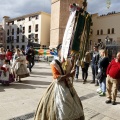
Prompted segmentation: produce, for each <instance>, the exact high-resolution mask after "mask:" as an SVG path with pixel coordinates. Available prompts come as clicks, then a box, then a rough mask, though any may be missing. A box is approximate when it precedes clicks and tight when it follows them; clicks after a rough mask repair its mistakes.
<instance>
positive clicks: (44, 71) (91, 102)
mask: <svg viewBox="0 0 120 120" xmlns="http://www.w3.org/2000/svg"><path fill="white" fill-rule="evenodd" d="M91 77H92V76H91V69H89V77H88V82H87V83H86V84H83V83H82V80H81V73H80V75H79V81H78V82H74V87H75V89H76V91H77V93H78V95H79V97H80V98H81V101H82V103H83V107H84V113H85V118H86V119H85V120H120V92H119V93H118V96H117V105H114V106H113V105H111V104H105V100H106V97H100V96H99V95H98V94H97V93H96V89H97V88H98V87H96V86H94V85H93V84H90V81H91ZM51 81H52V74H51V69H50V65H49V63H46V62H39V63H36V64H35V66H34V68H33V72H32V73H31V75H30V77H28V78H24V79H23V82H22V83H18V82H14V83H12V84H11V85H10V86H2V85H0V120H33V117H34V112H35V110H36V108H37V105H38V102H39V100H40V98H41V97H42V95H43V93H44V92H45V90H46V88H47V87H48V86H49V84H50V83H51Z"/></svg>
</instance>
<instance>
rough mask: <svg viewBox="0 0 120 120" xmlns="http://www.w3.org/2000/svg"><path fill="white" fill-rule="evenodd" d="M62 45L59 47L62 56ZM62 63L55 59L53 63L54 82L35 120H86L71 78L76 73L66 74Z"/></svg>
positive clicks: (43, 98) (42, 99)
mask: <svg viewBox="0 0 120 120" xmlns="http://www.w3.org/2000/svg"><path fill="white" fill-rule="evenodd" d="M60 50H61V45H59V46H58V47H57V51H58V56H59V57H60V56H61V51H60ZM61 66H62V62H60V61H59V60H57V59H55V60H53V61H52V62H51V68H52V73H53V78H54V80H53V82H52V83H51V84H50V86H49V87H48V89H47V91H46V93H45V94H44V95H43V97H42V98H41V100H40V102H39V104H38V107H37V111H36V113H35V118H34V120H84V112H83V107H82V104H81V101H80V98H79V96H78V95H77V93H76V91H75V89H74V87H73V85H72V83H71V82H70V80H69V77H73V76H74V74H75V71H74V70H73V71H71V72H69V73H67V74H64V71H63V69H62V67H61Z"/></svg>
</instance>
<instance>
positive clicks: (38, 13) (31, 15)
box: [3, 11, 50, 22]
mask: <svg viewBox="0 0 120 120" xmlns="http://www.w3.org/2000/svg"><path fill="white" fill-rule="evenodd" d="M40 14H46V15H50V14H49V13H46V12H42V11H39V12H35V13H30V14H26V15H23V16H19V17H16V18H11V19H10V18H9V16H4V17H3V18H9V19H8V20H7V21H6V22H11V21H14V20H18V19H24V18H26V17H33V16H35V15H40Z"/></svg>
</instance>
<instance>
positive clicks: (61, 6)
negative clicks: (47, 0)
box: [50, 0, 83, 48]
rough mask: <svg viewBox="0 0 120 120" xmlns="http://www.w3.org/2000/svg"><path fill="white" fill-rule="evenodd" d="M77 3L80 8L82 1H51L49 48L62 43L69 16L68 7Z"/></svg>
mask: <svg viewBox="0 0 120 120" xmlns="http://www.w3.org/2000/svg"><path fill="white" fill-rule="evenodd" d="M73 3H78V4H79V5H80V7H81V6H82V3H83V0H52V5H51V29H50V48H55V47H56V46H57V45H58V44H59V43H62V40H63V35H64V31H65V27H66V24H67V21H68V18H69V15H70V12H69V5H70V4H73Z"/></svg>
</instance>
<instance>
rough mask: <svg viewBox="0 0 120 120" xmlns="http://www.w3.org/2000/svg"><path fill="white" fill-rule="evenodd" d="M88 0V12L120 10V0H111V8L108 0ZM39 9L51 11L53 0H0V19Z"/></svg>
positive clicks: (102, 12) (101, 12) (99, 12)
mask: <svg viewBox="0 0 120 120" xmlns="http://www.w3.org/2000/svg"><path fill="white" fill-rule="evenodd" d="M87 1H88V12H90V13H98V14H106V13H108V12H112V11H117V12H120V0H111V6H110V8H109V9H107V7H106V0H87ZM66 7H68V6H66ZM38 11H45V12H48V13H50V11H51V0H0V21H1V20H2V17H3V16H10V17H11V18H13V17H18V16H21V15H25V14H29V13H33V12H38Z"/></svg>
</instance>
